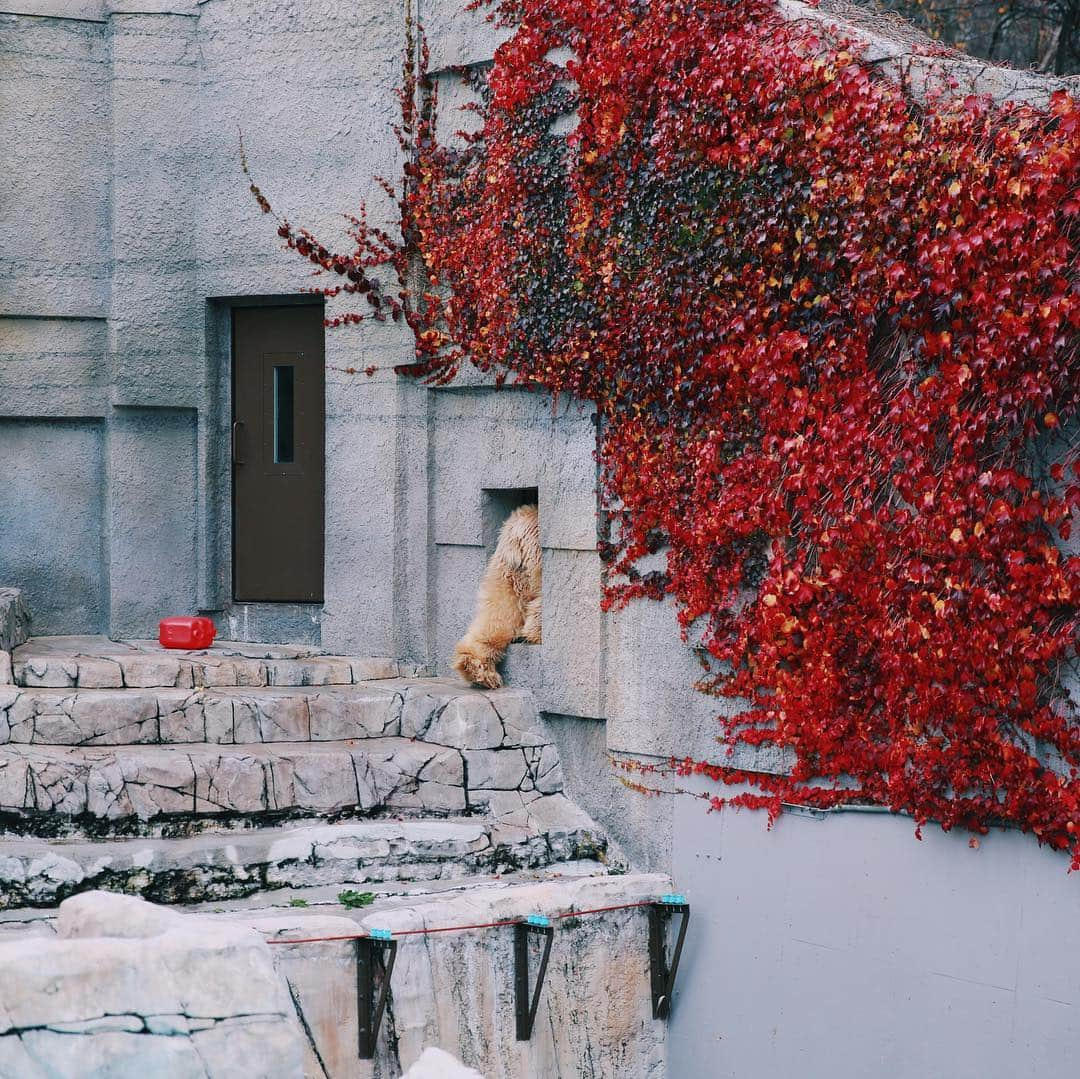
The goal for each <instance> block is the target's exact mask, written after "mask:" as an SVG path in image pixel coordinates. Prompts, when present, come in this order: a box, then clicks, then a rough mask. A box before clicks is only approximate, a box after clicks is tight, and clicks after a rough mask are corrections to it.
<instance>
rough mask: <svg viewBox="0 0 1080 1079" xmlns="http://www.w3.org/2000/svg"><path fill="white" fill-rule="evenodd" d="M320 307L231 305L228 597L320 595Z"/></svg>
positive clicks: (313, 598)
mask: <svg viewBox="0 0 1080 1079" xmlns="http://www.w3.org/2000/svg"><path fill="white" fill-rule="evenodd" d="M323 361H324V353H323V309H322V306H321V305H320V306H318V307H314V306H296V307H236V308H234V309H233V387H232V388H233V429H232V455H233V597H234V599H237V600H264V601H275V602H299V603H321V602H322V598H323V493H324V464H325V461H324V450H325V446H324V431H325V427H326V412H325V408H326V404H325V402H326V397H325V372H324V368H323Z"/></svg>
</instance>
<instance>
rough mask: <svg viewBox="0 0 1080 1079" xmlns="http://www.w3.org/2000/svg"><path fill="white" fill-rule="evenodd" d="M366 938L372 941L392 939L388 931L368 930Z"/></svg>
mask: <svg viewBox="0 0 1080 1079" xmlns="http://www.w3.org/2000/svg"><path fill="white" fill-rule="evenodd" d="M368 936H369V937H371V939H372V940H391V939H392V938H393V934H392V933H391V932H390V930H389V929H369V930H368Z"/></svg>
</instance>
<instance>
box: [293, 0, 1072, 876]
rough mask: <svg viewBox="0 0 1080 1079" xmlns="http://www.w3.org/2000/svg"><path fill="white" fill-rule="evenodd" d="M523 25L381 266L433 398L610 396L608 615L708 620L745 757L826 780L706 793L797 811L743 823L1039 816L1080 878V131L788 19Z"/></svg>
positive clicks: (430, 149) (410, 119)
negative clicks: (830, 39) (478, 388)
mask: <svg viewBox="0 0 1080 1079" xmlns="http://www.w3.org/2000/svg"><path fill="white" fill-rule="evenodd" d="M503 14H504V15H505V16H506V17H507V18H511V19H512V20H513V21H514V24H515V25H516V26H517V29H516V31H515V33H514V35H513V37H512V38H511V40H510V41H509V42H508V43H507V44H506V45H504V46H503V47H502V48H500V49H499V51H498V53H497V55H496V58H495V63H494V66H493V68H492V70H491V72H490V74H489V77H488V80H487V86H486V89H485V91H484V92H485V107H484V109H483V116H484V128H483V131H482V133H481V134H480V135H479V136H477V137H474V138H472V139H470V140H469V141H468V143H467V145H466V147H465V149H455V150H451V149H448V148H445V147H440V146H439V145H438V144H437V143H436V141H435V139H434V135H433V131H434V126H433V117H432V111H433V104H432V100H433V98H432V94H431V93H430V86H428V84H427V83H426V82H425V81H424V80H425V77H424V76H423V74H421V76H420V77H419V78H420V82H423V83H424V87H425V89H426V90H427V91H428V92H427V93H425V94H421V95H420V97H421V98H422V100H424V101H425V102H426V103H427V108H426V110H421V111H420V114H419V115H418V114H416V113H415V112H413V113H407V116H406V121H407V122H406V125H405V128H406V129H407V130H406V134H407V138H406V140H405V141H406V143H407V145H408V148H409V150H410V153H411V159H410V163H409V165H408V166H407V167H406V176H405V183H404V187H403V191H402V194H401V196H400V205H401V208H402V221H403V235H404V237H405V244H404V245H403V246H401V247H399V248H397V249H396V254H395V255H394V256H393V257H394V258H396V259H397V262H393V261H392V259H391V257H390V256H389V254H388V253H387V252H388V251H389V248H385V247H384V249H383V250H382V251H381V252H380V249H379V247H378V245H379V244H383V243H384V239H383V238H382V237H376V243H375V246H372V242H371V238H370V235H368V234H364V236H363V237H362V239H363V242H362V243H361V245H360V249H359V252H358V256H359V264H360V265H369V264H371V260H374V261H378V259H379V258H380V257H381V258H383V260H384V264H388V263H389V264H392V265H394V267H395V269H397V270H398V274H399V278H400V280H401V282H402V285H404V284H405V282H406V280H407V273H406V272H405V270H404V269H403V268H402V267H403V265H404V263H403V260H404V258H405V255H406V254H407V255H409V256H411V257H412V258H413V259H414V260H417V261H418V262H419V264H420V265H421V266H422V269H423V272H424V274H426V276H427V278H428V280H429V281H430V283H431V285H432V286H433V287H432V291H431V292H427V293H421V294H419V295H417V292H416V290H415V289H413V290H412V291H408V290H406V291H404V292H403V294H402V304H403V310H404V313H405V316H406V317H407V318H408V321H409V323H410V325H411V326H412V327H413V329H414V331H415V332H416V337H417V357H418V360H419V366H418V367H417V368H414V372H415V371H419V372H420V373H422V374H425V375H428V376H429V377H432V378H436V379H449V378H452V377H453V376H454V374H455V373H456V371H457V368H458V365H459V364H460V362H461V361H462V360H463V359H465V358H468V359H469V360H470V361H471V362H473V363H475V364H477V365H478V366H480V367H482V368H485V369H494V370H496V371H498V372H500V373H507V372H512V373H513V374H514V375H515V376H516V377H517V378H518V380H519V381H525V382H528V383H530V384H535V385H538V386H541V387H544V388H546V389H548V390H550V391H552V392H554V393H561V392H568V393H572V394H575V395H577V396H580V397H583V398H586V399H590V400H594V401H596V402H597V404H598V407H599V409H600V412H601V415H602V419H603V440H602V450H601V465H602V470H603V478H602V496H603V500H604V502H605V504H606V505H607V506H609V507H613V509H612V511H611V516H612V519H613V521H614V529H613V534H612V536H610V537H609V538H608V540H606V541H605V543H604V544H603V545H602V548H601V550H602V554H603V556H604V557H605V559H606V561H607V563H608V567H609V571H610V575H611V584H610V585H609V589H608V595H607V599H606V601H605V602H607V603H613V602H619V603H621V602H625V601H627V600H629V599H631V598H633V597H635V596H643V595H652V596H656V595H661V594H664V593H665V592H666V593H670V594H672V595H673V596H674V597H675V598H676V600H677V603H678V605H679V610H680V617H681V620H682V624H683V626H684V627H685V630H686V631H687V632H689V631H690V630H691V628H693V631H694V633H695V635H697V636H699V637H700V638H701V639H703V640H704V643H705V645H706V646H707V649H708V652H709V654H710V656H711V658H712V660H713V663H714V668H713V670H714V674H713V676H712V679H711V681H709V683H708V688H709V689H710V690H711V691H712V692H715V693H717V694H721V695H726V696H734V697H739V698H742V699H744V700H745V701H746V702H747V707H746V709H745V710H744V711H743V712H742V713H741V714H740V715H738V716H737V717H736V718H735V719H734V720H731V721H728V722H727V723H726V731H725V737H726V740H727V741H728V742H729V744H738V743H740V742H741V743H745V744H747V745H749V746H758V745H761V744H763V743H769V742H771V743H775V744H777V745H779V746H781V747H785V748H786V749H787V750H788V751H789V752H790V754H791V755H792V758H793V760H794V767H793V770H792V772H791V774H790V776H762V775H760V774H755V773H753V772H745V771H736V770H734V769H732V768H724V767H718V766H715V765H705V764H701V763H695V762H692V761H687V762H684V763H683V764H682V765H680V769H681V770H682V771H684V772H691V771H697V772H700V773H703V774H706V775H709V776H711V777H712V778H714V779H716V780H717V781H719V782H721V783H729V784H732V783H739V784H745V783H747V782H749V783H751V784H754V785H756V786H757V787H758V788H759V789H760V791H761V793H760V794H758V795H746V794H732V795H730V796H727V797H718V798H717V799H715V802H716V804H722V803H723V802H725V801H730V800H733V801H737V802H739V804H744V805H751V804H752V805H762V806H767V807H769V808H770V809H771V810H773V811H775V810H776V808H777V807H778V805H779V803H780V802H781V801H784V800H787V801H800V802H809V803H811V804H815V805H834V804H839V803H842V802H845V801H853V800H862V801H867V800H869V801H872V802H876V803H879V804H882V805H885V806H889V807H891V808H892V809H894V810H906V811H908V812H911V813H912V814H913V815H914V816H915V818H916V819H917V820H918V821H919V822H920V823H921V822H923V821H926V820H929V819H935V820H937V821H939V822H940V823H941V824H942V826H943V827H945V828H951V827H953V826H955V825H961V826H964V827H967V828H971V829H974V830H976V831H985V829H986V827H987V826H988V824H990V823H992V822H995V821H999V820H1004V821H1009V822H1013V823H1015V824H1018V825H1019V826H1020V827H1022V828H1024V829H1026V830H1029V831H1031V832H1034V834H1035V835H1036V836H1037V837H1038V838H1039V840H1040V842H1046V843H1049V844H1050V845H1052V846H1053V847H1055V848H1060V849H1069V850H1071V851H1072V854H1073V865H1074V866H1077V865H1080V848H1078V847H1077V846H1076V845H1075V844H1074V838H1073V836H1074V831H1075V828H1076V824H1075V823H1074V822H1077V821H1080V784H1078V782H1077V768H1078V767H1080V730H1078V727H1077V724H1076V715H1075V708H1074V705H1073V703H1072V702H1071V701H1070V700H1069V697H1068V693H1067V692H1066V691H1065V689H1063V688H1062V683H1061V671H1062V668H1063V665H1065V664H1066V663H1068V662H1071V661H1072V660H1074V659H1075V655H1076V631H1077V615H1076V597H1077V592H1078V588H1080V559H1077V558H1076V557H1070V556H1068V555H1067V554H1065V553H1063V551H1064V550H1065V547H1064V546H1063V541H1065V540H1067V539H1068V529H1069V523H1070V516H1071V513H1072V512H1074V511H1075V508H1076V505H1077V502H1078V501H1080V483H1078V472H1080V466H1078V464H1077V457H1076V449H1075V446H1074V445H1073V440H1071V439H1070V436H1069V432H1075V429H1076V427H1075V421H1076V403H1077V402H1076V390H1077V379H1076V374H1077V365H1076V344H1075V342H1076V330H1077V327H1078V325H1080V296H1078V294H1077V288H1076V278H1075V273H1074V264H1075V238H1076V216H1077V212H1078V208H1080V200H1078V198H1077V178H1078V165H1080V153H1078V151H1080V108H1078V106H1077V103H1076V102H1075V101H1074V100H1073V99H1072V98H1071V97H1070V96H1068V95H1066V94H1064V93H1061V92H1059V93H1056V94H1054V96H1053V97H1052V99H1051V101H1050V105H1049V108H1048V109H1045V110H1040V109H1036V108H1032V107H1026V106H1025V107H1017V106H995V105H993V104H991V103H990V102H988V101H985V100H982V99H976V98H968V99H966V100H964V101H961V102H950V101H946V100H936V101H931V102H930V103H928V104H926V105H922V106H920V105H917V104H915V103H913V102H912V101H911V100H910V99H909V98H908V97H907V96H905V93H904V91H903V89H902V88H901V87H900V86H898V85H897V84H896V83H894V82H890V81H888V80H886V79H884V78H882V77H880V76H878V75H877V74H876V73H875V72H874V71H873V70H872V69H871V68H870V67H869V66H866V65H864V64H862V63H861V62H860V59H859V55H858V49H857V47H855V46H853V45H849V46H848V47H846V48H839V47H833V46H828V45H826V44H825V43H824V42H822V41H820V40H818V39H817V38H815V37H814V36H813V34H812V33H811V32H810V31H808V30H807V29H806V28H805V27H804V26H801V25H798V24H788V23H785V22H784V21H782V20H781V19H780V18H779V17H778V16H777V15H776V14H775V12H774V11H773V9H772V5H771V4H769V3H767V2H765V0H744V2H740V3H728V2H723V0H514V2H513V3H510V2H507V3H506V5H505V6H504V8H503ZM564 47H565V48H569V49H570V50H571V51H572V53H573V55H574V57H575V59H574V60H572V61H571V62H569V63H568V64H567V65H566V68H565V69H562V68H560V67H558V65H556V64H554V63H553V62H552V60H551V59H549V56H550V55H551V53H552V50H554V49H557V48H564ZM416 86H417V76H416V75H415V73H414V72H411V71H407V80H406V94H405V99H406V100H411V93H412V91H413V90H414V89H416ZM573 110H576V116H577V123H576V127H574V129H573V131H572V133H571V134H570V135H569V136H563V135H560V134H559V133H558V131H559V126H560V123H561V121H560V119H559V118H560V117H562V116H564V114H567V113H569V112H572V111H573ZM566 126H570V125H566ZM395 197H397V196H395ZM286 239H287V240H288V241H289V243H290V246H295V247H297V249H300V242H301V240H306V241H307V244H308V247H309V249H310V250H309V257H311V252H312V251H313V252H314V254H315V255H316V256H317V257H318V260H319V262H320V263H321V265H322V267H323V268H324V269H326V268H329V269H332V270H336V269H337V267H338V262H337V258H336V256H333V255H330V253H329V252H327V255H326V257H324V256H323V251H322V249H320V248H319V247H318V245H316V244H315V243H314V241H313V239H312V238H310V237H307V236H306V234H299V237H297V236H294V235H293V234H292V233H291V232H290V233H289V235H288V236H286ZM365 243H366V244H367V246H364V245H365ZM302 253H303V252H302ZM328 261H329V267H328V266H327V262H328ZM354 266H355V268H356V270H357V272H359V265H358V264H357V263H356V262H355V261H354V262H353V263H349V264H348V266H347V269H346V272H347V273H349V272H350V270H351V269H352V268H353V267H354ZM339 272H340V271H339ZM414 297H416V298H414ZM614 507H618V510H617V511H616V510H615V509H614ZM660 547H664V548H666V552H667V569H666V572H665V573H664V574H661V575H657V574H655V573H654V574H648V575H641V574H638V573H637V572H636V570H635V568H634V567H635V563H636V562H637V561H638V560H639V559H640V558H641V557H642V556H643V555H645V554H646V553H649V552H655V551H656V550H657V549H659V548H660Z"/></svg>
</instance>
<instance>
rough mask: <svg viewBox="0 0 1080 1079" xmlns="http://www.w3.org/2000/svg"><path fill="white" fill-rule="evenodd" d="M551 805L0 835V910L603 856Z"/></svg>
mask: <svg viewBox="0 0 1080 1079" xmlns="http://www.w3.org/2000/svg"><path fill="white" fill-rule="evenodd" d="M552 799H553V804H552V805H550V806H546V807H544V808H543V809H540V808H539V807H537V808H536V809H534V810H533V812H532V813H531V814H530V815H527V816H526V815H523V814H522V812H521V811H520V810H519V811H518V815H517V816H513V815H512V814H508V820H507V822H506V823H503V822H501V821H500V820H499V819H498V818H481V817H471V818H463V819H446V820H403V821H383V820H378V821H344V822H339V823H333V824H327V823H298V824H296V825H295V826H291V827H281V828H255V829H250V830H241V831H226V832H209V833H200V834H197V835H194V836H189V837H184V838H175V839H163V838H156V837H152V836H150V837H136V838H129V839H113V840H100V841H87V840H70V839H69V840H41V839H36V838H30V837H25V838H9V839H0V910H2V909H5V908H17V907H26V906H54V905H55V904H56V903H58V902H59V901H60V900H61V899H63V898H65V897H66V896H68V895H72V894H74V893H76V892H82V891H86V890H89V889H93V888H108V889H109V890H111V891H124V892H128V893H132V894H137V895H142V896H144V897H146V898H148V899H153V900H155V901H157V902H170V903H175V902H184V903H193V902H204V901H209V900H221V899H230V898H237V897H241V896H248V895H252V894H255V893H257V892H259V891H262V890H265V889H278V888H311V887H319V886H323V885H331V884H336V885H360V884H371V883H386V882H408V881H432V880H443V879H457V878H461V877H468V876H473V875H475V874H478V873H483V872H505V871H508V870H512V869H521V868H538V867H545V866H551V865H556V864H559V863H563V862H567V861H572V860H576V859H579V858H589V857H594V856H597V855H601V854H602V853H603V850H604V840H603V836H602V835H600V834H599V832H598V830H597V828H596V825H595V824H594V823H593V822H592V821H590V820H589V819H588V818H587V817H584V815H583V814H581V813H580V811H577V810H575V809H574V807H573V806H572V805H571V804H570V803H569V802H567V801H566V799H565V798H563V797H562V796H552ZM542 801H543V800H541V802H542ZM533 804H534V805H535V804H536V803H533Z"/></svg>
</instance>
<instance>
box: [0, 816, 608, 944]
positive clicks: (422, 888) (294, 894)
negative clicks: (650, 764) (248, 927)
mask: <svg viewBox="0 0 1080 1079" xmlns="http://www.w3.org/2000/svg"><path fill="white" fill-rule="evenodd" d="M449 820H451V821H453V820H463V821H470V822H471V820H472V818H468V817H465V818H449ZM600 857H602V858H604V861H598V860H596V859H595V858H592V857H582V858H573V859H570V860H568V861H556V862H553V863H552V864H551V865H545V866H541V867H539V868H536V869H511V870H504V869H501V868H500V871H499V872H494V873H489V872H479V873H466V874H464V875H462V876H453V875H446V876H440V877H438V878H435V879H427V880H420V879H415V878H413V879H405V878H403V877H400V876H399V877H397V878H395V879H393V880H382V881H367V882H365V884H364V887H363V888H362V889H356V890H357V891H365V892H369V893H371V895H372V896H373V897H374V898H373V900H372V902H371V904H370V905H366V906H364V907H363V908H360V910H359V911H358V913H363V914H370V913H371V912H372V911H376V910H395V909H397V908H399V907H402V906H409V905H412V904H415V903H417V902H434V901H438V900H440V899H442V898H444V897H445V898H447V899H450V898H453V897H454V896H455V895H460V894H462V893H475V892H476V891H477V890H478V889H482V890H497V891H504V890H506V889H507V888H512V887H517V886H518V885H522V884H539V883H544V882H547V881H567V882H570V881H574V880H579V879H581V878H584V877H604V876H608V875H609V874H612V869H611V868H610V867H609V866H608V864H607V854H606V853H603V854H601V855H600ZM625 871H626V867H625V866H621V867H619V868H617V869H616V870H615V872H614V875H615V876H621V875H623V874H624V873H625ZM102 890H107V891H112V890H113V889H102ZM343 890H344V889H343V886H342V885H341V884H305V885H298V886H292V885H288V884H283V885H281V886H280V887H275V888H267V889H260V890H258V891H253V892H251V893H250V894H247V895H235V896H230V897H215V898H211V899H203V900H198V901H193V902H186V903H184V904H182V909H183V911H184V913H191V914H216V915H225V916H228V917H232V918H245V917H247V918H251V917H257V918H260V919H262V918H274V917H277V916H279V915H284V916H285V917H286V918H288V919H290V920H295V919H296V917H297V916H300V917H303V918H309V917H318V916H320V915H332V916H333V915H342V914H346V915H347V914H351V913H353V911H351V910H350V909H349V908H346V907H344V906H343V905H342V903H341V898H340V896H341V893H342V891H343ZM74 894H78V893H77V892H76V893H74ZM55 933H56V906H55V905H54V904H52V903H49V904H44V905H40V906H30V905H14V906H8V907H4V906H0V943H3V942H4V941H6V940H16V939H19V938H24V937H28V936H30V937H50V936H54V935H55Z"/></svg>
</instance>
